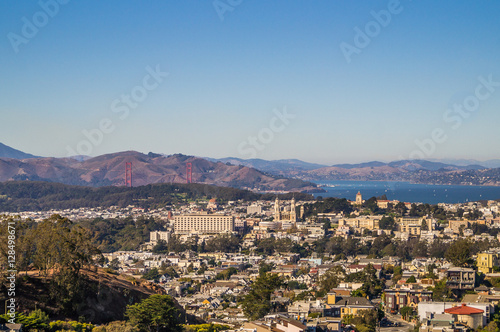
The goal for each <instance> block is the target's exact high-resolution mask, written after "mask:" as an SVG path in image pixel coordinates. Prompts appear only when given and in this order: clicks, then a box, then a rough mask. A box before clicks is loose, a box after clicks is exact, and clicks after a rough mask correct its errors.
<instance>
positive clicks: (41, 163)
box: [0, 151, 322, 192]
mask: <svg viewBox="0 0 500 332" xmlns="http://www.w3.org/2000/svg"><path fill="white" fill-rule="evenodd" d="M78 159H79V160H76V159H74V158H30V159H22V160H18V159H12V158H0V181H9V180H31V181H48V182H59V183H64V184H71V185H86V186H94V187H99V186H121V185H124V184H125V180H124V179H125V163H126V162H130V163H132V181H133V185H134V186H141V185H146V184H152V183H186V163H188V162H189V163H191V164H192V178H193V182H196V183H203V184H213V185H217V186H226V187H235V188H242V189H251V190H254V191H259V192H266V191H296V192H315V191H322V189H320V188H318V186H317V185H316V184H314V183H310V182H307V181H303V180H298V179H288V178H284V177H281V176H277V175H271V174H266V173H264V172H262V171H259V170H257V169H255V168H250V167H245V166H235V165H226V164H224V163H222V162H212V161H208V160H205V159H202V158H198V157H192V156H185V155H181V154H176V155H172V156H163V155H159V154H154V153H149V154H148V155H146V154H142V153H139V152H135V151H126V152H119V153H112V154H106V155H102V156H98V157H95V158H90V159H86V158H78Z"/></svg>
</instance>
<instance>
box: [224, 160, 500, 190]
mask: <svg viewBox="0 0 500 332" xmlns="http://www.w3.org/2000/svg"><path fill="white" fill-rule="evenodd" d="M214 161H223V162H228V163H232V164H238V165H239V164H243V165H246V166H248V167H255V168H257V169H260V170H261V171H264V172H267V173H270V174H274V175H279V176H283V177H288V178H295V179H301V180H304V181H316V182H321V181H336V180H359V181H409V182H415V183H429V184H459V185H493V186H497V185H500V168H487V167H485V166H482V165H479V164H478V163H476V164H469V165H453V164H446V163H442V162H437V161H427V160H399V161H393V162H390V163H384V162H380V161H372V162H367V163H360V164H338V165H333V166H325V165H319V164H312V163H306V162H303V161H300V160H294V159H292V160H275V161H266V160H262V159H248V160H242V159H238V158H223V159H214ZM491 162H492V163H493V162H494V161H491Z"/></svg>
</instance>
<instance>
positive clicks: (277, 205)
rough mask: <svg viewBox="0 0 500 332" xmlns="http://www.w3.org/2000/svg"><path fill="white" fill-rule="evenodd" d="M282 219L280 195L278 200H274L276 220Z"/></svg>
mask: <svg viewBox="0 0 500 332" xmlns="http://www.w3.org/2000/svg"><path fill="white" fill-rule="evenodd" d="M280 220H281V208H280V200H279V198H278V196H276V200H275V201H274V221H280Z"/></svg>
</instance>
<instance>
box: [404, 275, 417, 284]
mask: <svg viewBox="0 0 500 332" xmlns="http://www.w3.org/2000/svg"><path fill="white" fill-rule="evenodd" d="M416 282H417V279H416V278H415V276H410V277H409V278H408V279H407V280H406V283H407V284H414V283H416Z"/></svg>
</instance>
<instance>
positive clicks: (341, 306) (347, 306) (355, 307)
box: [332, 297, 375, 318]
mask: <svg viewBox="0 0 500 332" xmlns="http://www.w3.org/2000/svg"><path fill="white" fill-rule="evenodd" d="M332 308H333V311H334V316H336V317H338V316H340V318H344V317H345V316H346V315H352V316H357V315H359V314H361V311H363V310H373V309H374V308H375V306H374V305H373V304H372V303H371V302H370V300H368V299H366V298H364V297H346V298H342V299H340V300H338V301H337V302H336V303H335V304H334V305H332Z"/></svg>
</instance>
